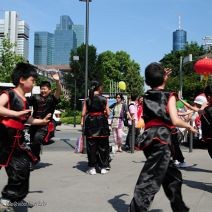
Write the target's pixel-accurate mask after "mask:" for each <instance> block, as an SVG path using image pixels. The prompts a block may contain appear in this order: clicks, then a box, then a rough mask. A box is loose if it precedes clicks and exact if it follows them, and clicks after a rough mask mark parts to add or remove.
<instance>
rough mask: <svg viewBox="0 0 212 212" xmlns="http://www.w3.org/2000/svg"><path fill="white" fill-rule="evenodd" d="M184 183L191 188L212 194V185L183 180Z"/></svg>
mask: <svg viewBox="0 0 212 212" xmlns="http://www.w3.org/2000/svg"><path fill="white" fill-rule="evenodd" d="M183 183H184V184H185V185H187V186H189V187H191V188H197V189H200V190H203V191H207V192H210V193H212V183H203V182H197V181H192V180H183Z"/></svg>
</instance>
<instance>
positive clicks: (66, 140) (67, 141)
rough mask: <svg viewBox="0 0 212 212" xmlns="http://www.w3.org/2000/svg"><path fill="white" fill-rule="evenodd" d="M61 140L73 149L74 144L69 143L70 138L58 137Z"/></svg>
mask: <svg viewBox="0 0 212 212" xmlns="http://www.w3.org/2000/svg"><path fill="white" fill-rule="evenodd" d="M60 140H61V141H63V142H64V143H66V144H68V145H69V146H70V147H71V148H72V149H75V146H73V145H72V144H71V143H70V140H69V139H60Z"/></svg>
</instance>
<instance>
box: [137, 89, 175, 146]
mask: <svg viewBox="0 0 212 212" xmlns="http://www.w3.org/2000/svg"><path fill="white" fill-rule="evenodd" d="M171 95H175V94H174V93H172V92H166V91H164V90H149V91H147V92H146V93H145V95H144V100H143V118H144V121H145V131H144V133H143V134H142V135H140V136H139V137H138V143H139V146H140V148H141V149H144V148H146V147H147V146H149V145H150V144H152V143H153V142H160V143H162V144H169V145H171V143H172V128H174V126H173V125H172V122H171V119H170V116H169V113H168V109H167V104H168V101H169V98H170V96H171Z"/></svg>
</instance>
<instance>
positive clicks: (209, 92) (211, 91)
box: [204, 85, 212, 97]
mask: <svg viewBox="0 0 212 212" xmlns="http://www.w3.org/2000/svg"><path fill="white" fill-rule="evenodd" d="M204 94H205V96H206V97H207V96H212V85H207V86H206V87H205V89H204Z"/></svg>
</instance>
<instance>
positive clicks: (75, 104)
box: [73, 56, 79, 127]
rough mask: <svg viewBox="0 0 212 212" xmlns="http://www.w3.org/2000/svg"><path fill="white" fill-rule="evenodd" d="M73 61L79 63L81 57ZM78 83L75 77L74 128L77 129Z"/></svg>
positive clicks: (75, 57)
mask: <svg viewBox="0 0 212 212" xmlns="http://www.w3.org/2000/svg"><path fill="white" fill-rule="evenodd" d="M73 61H76V62H79V56H73ZM76 106H77V82H76V76H74V127H76Z"/></svg>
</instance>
